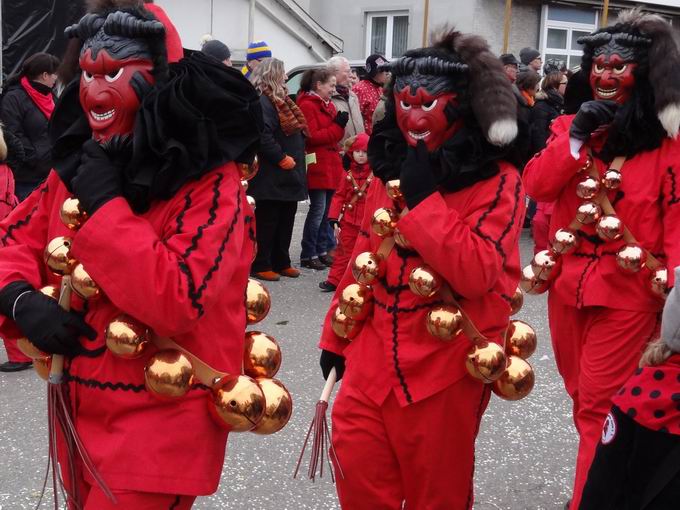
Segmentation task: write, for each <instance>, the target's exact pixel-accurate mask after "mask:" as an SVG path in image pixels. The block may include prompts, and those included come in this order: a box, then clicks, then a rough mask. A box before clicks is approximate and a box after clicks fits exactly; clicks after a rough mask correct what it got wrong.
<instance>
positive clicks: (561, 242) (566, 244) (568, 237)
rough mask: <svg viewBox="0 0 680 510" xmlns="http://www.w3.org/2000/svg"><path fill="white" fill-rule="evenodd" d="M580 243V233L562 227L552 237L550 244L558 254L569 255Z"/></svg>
mask: <svg viewBox="0 0 680 510" xmlns="http://www.w3.org/2000/svg"><path fill="white" fill-rule="evenodd" d="M578 245H579V238H578V234H576V232H574V231H573V230H572V229H570V228H561V229H559V230H558V231H557V232H555V235H554V236H553V238H552V241H551V242H550V246H551V247H552V250H553V252H555V253H556V254H558V255H568V254H570V253H572V252H573V251H574V250H576V248H578Z"/></svg>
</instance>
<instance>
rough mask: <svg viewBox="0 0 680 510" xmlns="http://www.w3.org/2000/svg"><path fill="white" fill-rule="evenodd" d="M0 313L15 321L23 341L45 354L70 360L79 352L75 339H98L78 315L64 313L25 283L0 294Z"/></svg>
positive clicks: (78, 345)
mask: <svg viewBox="0 0 680 510" xmlns="http://www.w3.org/2000/svg"><path fill="white" fill-rule="evenodd" d="M0 312H2V313H3V314H4V315H6V316H7V317H9V318H10V319H14V322H16V325H17V326H18V327H19V329H20V330H21V332H22V333H23V334H24V335H26V338H28V339H29V340H30V341H31V343H33V344H34V345H35V346H36V347H37V348H38V349H40V350H41V351H43V352H46V353H47V354H63V355H65V356H68V357H73V356H75V355H77V354H78V353H79V352H80V351H81V346H80V342H78V337H80V336H81V335H83V336H86V337H87V338H89V339H90V340H94V339H95V338H96V337H97V332H96V331H95V330H94V329H92V328H91V327H90V326H89V325H88V324H87V323H86V322H85V321H84V320H83V318H82V317H81V316H80V315H79V314H77V313H75V312H67V311H66V310H64V309H63V308H62V307H61V306H59V303H57V302H56V301H55V300H54V299H53V298H51V297H48V296H46V295H45V294H43V293H42V292H38V291H36V290H35V289H34V288H33V287H32V286H31V285H30V284H29V283H27V282H22V281H19V282H12V283H10V284H8V285H6V286H5V287H3V288H2V290H0Z"/></svg>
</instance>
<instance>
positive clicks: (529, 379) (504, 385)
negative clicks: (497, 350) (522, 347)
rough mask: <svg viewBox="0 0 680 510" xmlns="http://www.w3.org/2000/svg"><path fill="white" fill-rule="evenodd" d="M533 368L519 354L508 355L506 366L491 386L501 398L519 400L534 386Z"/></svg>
mask: <svg viewBox="0 0 680 510" xmlns="http://www.w3.org/2000/svg"><path fill="white" fill-rule="evenodd" d="M534 382H535V375H534V369H533V368H532V367H531V365H530V364H529V363H527V362H526V361H525V360H523V359H522V358H520V357H519V356H509V357H508V367H507V368H506V369H505V371H503V373H502V374H501V376H500V377H499V378H498V379H497V380H496V381H494V383H493V385H492V386H491V389H492V391H493V392H494V393H495V394H496V395H498V396H499V397H500V398H502V399H503V400H520V399H522V398H524V397H526V396H527V395H528V394H529V393H531V390H532V389H533V388H534Z"/></svg>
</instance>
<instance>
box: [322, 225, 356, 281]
mask: <svg viewBox="0 0 680 510" xmlns="http://www.w3.org/2000/svg"><path fill="white" fill-rule="evenodd" d="M341 225H342V226H341V228H340V239H339V243H338V248H337V249H336V250H335V258H334V259H333V265H332V266H331V270H330V271H329V272H328V278H327V281H328V282H329V283H332V284H333V285H337V284H338V283H340V280H341V279H342V275H344V274H345V269H347V264H349V259H350V258H351V257H352V251H353V250H354V243H355V242H356V240H357V236H358V235H359V227H358V226H356V225H351V224H349V223H343V224H341Z"/></svg>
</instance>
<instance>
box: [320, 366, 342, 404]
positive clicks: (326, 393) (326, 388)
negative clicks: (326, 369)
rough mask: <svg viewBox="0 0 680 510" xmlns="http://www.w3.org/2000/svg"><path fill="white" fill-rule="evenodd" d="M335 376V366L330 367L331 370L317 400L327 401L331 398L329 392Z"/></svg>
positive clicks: (331, 391) (331, 389)
mask: <svg viewBox="0 0 680 510" xmlns="http://www.w3.org/2000/svg"><path fill="white" fill-rule="evenodd" d="M337 378H338V373H337V372H336V371H335V367H333V368H331V371H330V373H329V374H328V379H326V384H324V387H323V391H322V392H321V396H320V397H319V400H321V401H323V402H328V400H329V399H330V398H331V393H333V386H335V382H336V380H337Z"/></svg>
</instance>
